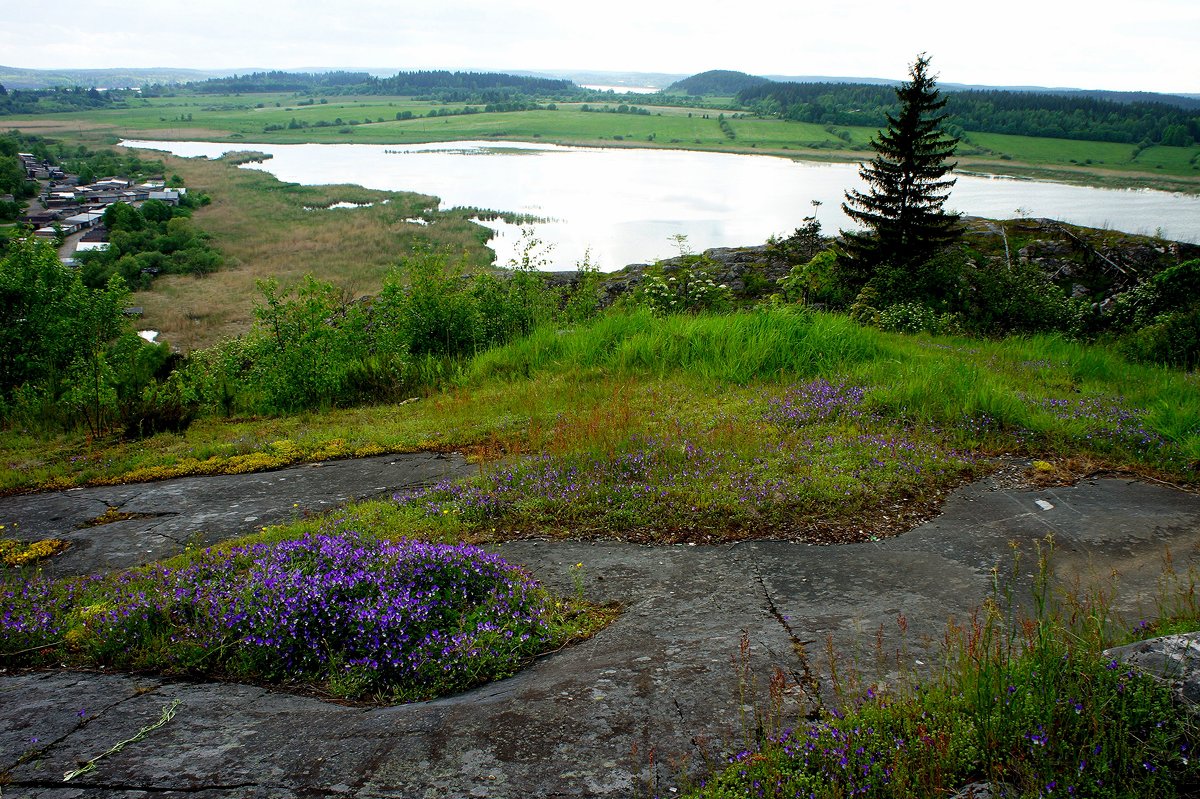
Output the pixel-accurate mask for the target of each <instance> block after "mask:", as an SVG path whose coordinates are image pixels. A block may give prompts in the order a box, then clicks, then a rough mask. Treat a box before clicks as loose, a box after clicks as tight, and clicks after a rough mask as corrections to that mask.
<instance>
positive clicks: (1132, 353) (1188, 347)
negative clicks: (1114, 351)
mask: <svg viewBox="0 0 1200 799" xmlns="http://www.w3.org/2000/svg"><path fill="white" fill-rule="evenodd" d="M1118 349H1120V351H1121V354H1122V355H1124V356H1125V357H1127V358H1129V359H1130V360H1134V361H1142V362H1144V363H1161V364H1165V365H1167V366H1174V367H1178V368H1180V369H1195V368H1196V367H1197V366H1200V308H1198V309H1195V310H1191V311H1181V312H1179V313H1170V314H1163V315H1162V316H1160V317H1158V318H1157V319H1156V320H1155V321H1154V322H1153V323H1152V324H1149V325H1146V326H1145V327H1143V328H1141V329H1140V330H1135V331H1134V332H1132V333H1129V334H1127V335H1126V336H1124V337H1123V338H1122V339H1121V340H1120V342H1119V344H1118Z"/></svg>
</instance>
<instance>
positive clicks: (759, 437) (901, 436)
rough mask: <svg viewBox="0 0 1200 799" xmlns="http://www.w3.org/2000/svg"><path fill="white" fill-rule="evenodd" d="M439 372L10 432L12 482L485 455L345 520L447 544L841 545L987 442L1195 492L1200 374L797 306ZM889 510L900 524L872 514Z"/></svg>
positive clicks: (631, 326)
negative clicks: (424, 382) (185, 423)
mask: <svg viewBox="0 0 1200 799" xmlns="http://www.w3.org/2000/svg"><path fill="white" fill-rule="evenodd" d="M446 377H447V379H448V380H449V381H450V384H451V385H450V387H448V388H446V389H445V390H442V391H438V392H433V393H431V394H430V395H429V396H427V397H425V398H423V399H421V400H420V401H418V402H414V403H409V404H406V405H403V406H376V407H363V408H355V409H344V410H337V409H334V410H331V411H329V412H327V413H322V414H304V415H298V416H288V417H280V418H274V419H242V420H223V419H218V418H213V417H207V418H202V419H201V420H199V421H198V422H196V423H195V424H193V425H192V427H191V428H189V429H188V430H187V431H186V432H184V433H182V434H178V435H159V436H155V437H153V438H149V439H146V440H143V441H140V442H137V443H126V442H121V441H118V440H108V441H103V442H85V441H80V440H79V438H78V437H76V436H63V437H60V438H56V439H52V440H42V439H38V438H36V437H34V436H31V435H29V434H21V433H20V432H18V431H15V430H14V431H8V432H6V433H5V434H4V435H3V436H2V437H0V458H2V460H3V463H4V465H5V467H6V468H4V469H3V470H2V471H0V486H2V487H3V488H4V489H5V490H9V491H12V490H23V489H24V490H27V489H32V488H39V487H40V488H45V487H57V488H65V487H69V486H72V485H80V484H86V483H111V482H121V481H124V480H144V479H156V478H164V477H171V476H180V475H187V474H213V473H222V472H243V471H248V470H254V469H262V468H277V467H279V466H286V465H289V464H292V463H298V462H301V461H305V460H325V459H330V458H338V457H348V456H355V455H359V456H361V455H368V454H375V453H381V452H394V451H412V450H428V449H439V450H459V451H466V452H468V453H469V454H471V455H472V456H473V457H475V458H476V459H477V460H478V462H480V464H481V465H482V467H483V475H482V476H481V477H480V478H479V479H477V480H475V481H474V482H471V483H469V484H466V485H455V486H449V485H448V486H440V487H438V488H437V489H436V490H430V491H426V492H421V493H420V494H419V495H414V496H411V497H408V498H406V499H405V500H404V501H403V502H400V503H384V505H383V506H382V507H381V506H372V507H371V508H368V509H366V510H359V509H351V510H349V511H347V513H348V516H349V517H350V518H354V517H356V516H357V514H359V513H360V512H361V513H365V514H367V515H368V516H372V517H377V518H378V519H386V525H387V526H388V527H389V528H390V529H392V530H394V531H398V532H401V533H403V534H405V535H410V536H416V537H422V538H429V539H434V540H441V541H455V540H463V539H469V540H496V539H500V538H505V537H509V536H513V535H525V534H528V533H530V532H534V531H537V532H540V533H544V534H552V535H566V536H599V537H605V536H617V537H637V538H642V539H646V540H684V539H687V540H715V539H723V538H740V537H745V536H755V535H768V536H770V535H779V534H785V533H786V534H788V535H794V536H796V537H807V538H809V539H810V540H822V541H827V540H846V539H845V537H846V536H851V537H859V538H861V537H864V536H869V535H887V534H892V533H895V532H899V531H901V530H903V529H907V526H909V525H911V524H912V523H914V521H915V520H917V519H919V518H921V517H922V514H927V513H928V512H929V509H930V508H931V507H933V506H934V505H935V504H936V502H937V500H938V497H939V496H941V495H942V494H943V493H944V492H945V491H946V490H947V489H948V488H949V487H950V486H952V485H954V484H955V483H957V482H959V481H961V480H963V479H967V478H970V477H972V476H974V475H977V474H979V473H980V472H981V471H985V470H987V469H988V468H989V466H988V460H987V458H988V456H989V455H990V454H993V453H1001V452H1010V453H1011V452H1018V453H1025V454H1026V455H1028V456H1031V457H1038V458H1043V459H1046V460H1049V461H1052V462H1054V463H1056V464H1061V465H1062V466H1061V469H1062V470H1063V471H1066V472H1069V471H1070V470H1071V468H1074V467H1072V465H1071V464H1072V463H1076V464H1082V465H1083V467H1086V468H1087V469H1094V468H1100V467H1102V466H1103V467H1106V468H1115V469H1125V470H1132V471H1135V472H1140V473H1145V474H1153V475H1157V476H1159V477H1161V478H1164V479H1169V480H1173V481H1183V482H1188V483H1194V482H1195V480H1196V473H1195V470H1194V464H1195V462H1196V461H1197V460H1198V459H1200V394H1198V392H1196V390H1195V388H1196V384H1195V378H1194V377H1192V376H1189V375H1185V374H1181V373H1179V372H1172V371H1169V370H1165V369H1153V368H1147V367H1141V366H1135V365H1131V364H1129V363H1127V362H1125V361H1124V360H1122V359H1121V358H1120V357H1119V356H1117V355H1115V354H1114V353H1112V352H1111V351H1109V350H1106V349H1103V348H1099V347H1088V346H1083V345H1078V344H1072V343H1066V342H1063V341H1061V340H1058V339H1054V338H1046V337H1039V338H1031V339H1011V340H1006V341H997V342H980V341H972V340H967V339H954V338H931V337H927V336H916V337H912V336H906V335H902V334H886V333H881V332H879V331H875V330H872V329H867V328H861V327H858V326H857V325H855V324H854V323H852V322H850V321H849V320H847V319H846V318H845V317H841V316H837V315H828V314H820V313H817V314H806V313H798V312H791V311H788V310H786V309H779V310H760V311H752V312H741V313H735V314H729V315H722V316H694V317H693V316H679V317H668V318H665V319H662V318H658V317H654V316H652V315H650V314H649V313H646V312H620V311H613V312H610V313H608V314H606V315H603V316H601V317H600V318H598V319H597V320H595V321H594V322H592V323H589V324H587V325H582V326H579V327H578V328H576V329H574V330H569V331H564V330H561V329H558V328H543V329H539V330H537V331H535V332H534V333H533V334H532V335H530V336H528V337H526V338H524V339H521V340H518V341H516V342H514V343H512V344H510V345H508V346H505V347H501V348H499V349H495V350H491V351H489V352H486V353H483V354H481V355H479V356H478V357H476V358H474V359H472V360H469V361H467V362H465V363H463V364H462V365H461V366H460V367H458V368H457V369H455V370H452V371H451V372H449V373H447V375H446ZM839 392H841V393H839ZM829 403H832V404H833V405H832V406H830V407H832V409H833V411H834V412H831V413H829V414H825V411H824V410H823V409H825V407H826V405H828V404H829ZM833 406H836V407H833ZM518 455H530V456H534V457H533V459H532V460H528V461H523V460H517V461H514V460H512V459H513V458H514V456H518ZM512 486H521V488H520V490H515V491H514V490H511V489H512ZM884 502H887V503H890V504H896V505H898V506H900V507H902V508H904V513H903V514H901V516H902V518H894V519H891V520H889V521H887V522H886V523H885V522H884V521H883V520H882V519H880V518H878V515H877V514H875V513H874V509H875V508H878V507H879V506H880V505H881V504H882V503H884ZM2 521H3V520H0V522H2ZM381 523H382V522H381ZM855 531H862V532H861V533H856V532H855ZM37 532H38V531H28V533H29V534H31V535H32V534H36V533H37Z"/></svg>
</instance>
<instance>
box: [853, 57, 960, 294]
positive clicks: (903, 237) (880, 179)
mask: <svg viewBox="0 0 1200 799" xmlns="http://www.w3.org/2000/svg"><path fill="white" fill-rule="evenodd" d="M928 68H929V58H928V57H927V56H926V55H925V54H924V53H922V54H921V55H920V56H918V57H917V60H916V62H914V63H913V65H912V66H911V67H910V68H909V73H908V74H909V80H908V81H907V82H905V83H903V84H901V85H900V87H899V88H898V89H896V98H897V99H898V100H899V102H900V110H899V111H898V112H897V113H896V114H895V115H892V114H888V117H887V119H888V126H887V129H886V130H884V131H882V132H881V133H880V134H879V135H878V136H877V137H875V138H872V139H871V147H872V148H874V150H875V157H874V158H872V159H871V160H870V161H869V162H867V163H865V164H863V165H862V166H861V167H859V174H860V175H861V176H862V177H863V179H864V180H865V181H866V182H867V184H868V185H869V190H868V191H867V192H865V193H864V192H860V191H856V190H853V189H851V190H849V191H847V192H846V202H844V203H843V204H842V209H843V210H844V211H845V212H846V214H847V215H848V216H849V217H850V218H851V219H853V220H855V221H857V222H858V223H859V224H861V225H862V226H863V227H864V228H865V230H864V231H863V232H845V231H843V233H842V236H843V241H842V245H841V249H840V252H839V257H838V270H839V272H840V273H841V278H842V280H843V282H845V283H847V284H848V286H849V287H851V288H853V289H855V290H857V289H861V288H862V287H863V286H864V285H866V284H868V283H871V284H872V285H873V286H874V288H875V289H876V290H877V291H878V292H879V293H880V295H881V298H882V299H884V300H907V299H918V300H919V299H925V298H928V297H929V296H930V294H931V293H936V291H937V287H936V286H934V285H931V282H932V275H931V274H930V270H929V269H927V268H926V266H927V264H928V263H929V261H930V259H931V258H932V257H933V256H934V255H935V254H937V253H938V252H939V251H940V250H942V249H943V248H944V247H945V246H946V245H947V244H949V243H951V242H953V241H955V240H956V239H957V238H958V237H959V235H960V234H961V229H960V227H959V225H958V215H957V214H951V213H947V212H946V211H944V210H943V206H944V205H945V203H946V200H947V199H948V198H949V196H950V188H951V187H952V186H953V185H954V182H955V181H954V179H953V178H947V177H946V175H947V174H948V173H949V172H950V171H951V170H952V169H954V167H955V166H957V164H954V163H949V159H950V158H951V157H952V156H953V155H954V150H955V147H956V146H957V145H958V139H956V138H954V137H952V136H950V135H948V134H947V133H946V132H945V131H944V130H943V129H942V122H943V121H944V120H945V119H946V114H941V113H939V112H940V111H941V109H942V108H943V107H944V106H945V105H946V101H945V99H943V98H942V97H941V96H940V94H939V92H938V90H937V88H936V86H935V84H934V79H933V77H931V76H930V75H929V72H928Z"/></svg>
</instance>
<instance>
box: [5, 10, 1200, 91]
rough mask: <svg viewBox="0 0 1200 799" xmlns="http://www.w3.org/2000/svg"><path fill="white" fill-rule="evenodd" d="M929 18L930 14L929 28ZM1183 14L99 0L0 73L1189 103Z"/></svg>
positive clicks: (1198, 84) (26, 22)
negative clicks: (518, 76) (693, 83)
mask: <svg viewBox="0 0 1200 799" xmlns="http://www.w3.org/2000/svg"><path fill="white" fill-rule="evenodd" d="M939 15H940V16H939ZM1197 41H1200V3H1196V2H1194V0H1143V2H1141V3H1138V4H1136V5H1132V6H1131V5H1130V4H1128V3H1127V2H1120V3H1118V2H1116V1H1115V0H1088V2H1083V1H1082V0H1065V1H1064V0H1059V1H1058V2H1055V1H1054V0H1051V1H1050V2H1046V0H1009V2H1006V3H1003V4H999V5H997V4H990V5H984V6H978V5H976V6H961V5H960V6H944V5H943V6H937V5H934V4H930V3H910V2H898V1H897V0H860V2H858V3H855V4H844V5H838V6H835V5H834V4H831V3H829V2H827V0H822V2H819V3H818V2H814V0H793V1H792V2H769V3H765V4H764V3H758V4H753V5H750V4H740V5H739V4H736V3H731V2H729V0H721V2H715V1H714V0H694V1H693V2H681V1H680V0H660V1H659V2H656V3H647V2H644V0H636V1H635V0H607V2H604V3H600V4H594V5H588V6H583V5H580V4H577V3H547V2H545V0H538V2H533V0H492V2H482V1H481V0H445V2H438V3H423V4H414V3H397V2H389V1H388V0H360V1H359V2H355V3H354V4H353V5H342V4H335V3H332V2H329V1H328V0H292V1H291V2H280V0H258V2H254V3H250V2H245V0H238V1H237V2H234V0H208V1H207V2H205V3H193V2H188V3H183V2H177V1H176V2H164V1H163V0H157V1H156V2H150V1H149V0H124V1H123V2H120V3H116V2H112V1H111V0H98V1H97V2H92V3H89V4H88V13H87V14H83V15H78V16H77V17H76V16H72V15H67V14H54V15H50V16H49V17H48V18H47V19H40V18H38V16H37V15H36V14H26V15H23V16H22V17H21V19H20V20H16V21H10V22H9V24H6V25H5V26H4V29H3V30H2V31H0V53H3V56H2V58H3V59H4V61H5V62H6V64H7V65H9V66H18V67H37V68H54V67H76V68H81V67H118V66H142V67H150V66H175V67H193V68H201V69H203V68H223V69H230V68H253V67H261V68H285V69H295V68H299V67H311V66H327V67H378V68H394V69H422V68H447V69H461V68H474V69H543V70H545V69H595V70H617V71H659V72H675V73H691V72H697V71H701V70H705V69H716V68H723V69H740V70H744V71H747V72H754V73H759V74H784V75H840V76H863V77H891V78H901V77H903V76H904V73H905V69H906V67H907V65H908V64H909V63H910V62H911V61H912V59H913V57H914V56H915V55H916V54H917V53H919V52H922V51H925V52H927V53H929V54H930V55H931V56H932V57H933V64H934V68H935V70H936V71H937V72H938V73H940V76H941V79H942V80H943V81H946V82H954V83H982V84H991V85H1043V86H1078V87H1086V88H1106V89H1144V90H1158V91H1190V92H1200V56H1197V49H1196V47H1195V43H1196V42H1197Z"/></svg>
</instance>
